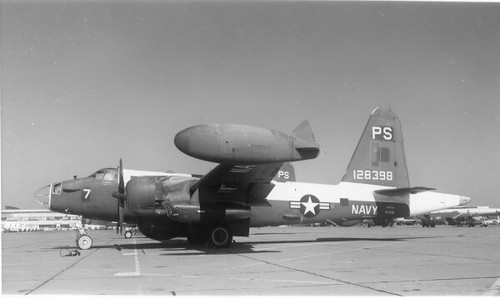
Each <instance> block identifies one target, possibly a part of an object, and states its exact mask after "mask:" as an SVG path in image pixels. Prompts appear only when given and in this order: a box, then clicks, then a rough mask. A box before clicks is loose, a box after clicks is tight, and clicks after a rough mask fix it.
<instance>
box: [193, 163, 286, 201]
mask: <svg viewBox="0 0 500 298" xmlns="http://www.w3.org/2000/svg"><path fill="white" fill-rule="evenodd" d="M282 165H283V162H277V163H268V164H259V165H231V164H219V165H218V166H217V167H216V168H214V169H213V170H211V171H210V172H209V173H207V174H206V175H205V176H203V177H202V178H201V179H200V180H199V181H198V182H197V183H196V184H195V185H193V186H192V187H191V193H194V192H195V191H196V190H198V191H199V198H200V203H201V202H210V201H221V200H222V201H229V202H239V203H243V204H245V205H269V203H268V202H267V200H266V197H267V195H268V194H269V193H270V192H271V190H272V189H273V188H274V184H272V183H270V182H271V180H273V178H274V177H275V176H276V174H277V173H278V171H279V170H280V168H281V166H282Z"/></svg>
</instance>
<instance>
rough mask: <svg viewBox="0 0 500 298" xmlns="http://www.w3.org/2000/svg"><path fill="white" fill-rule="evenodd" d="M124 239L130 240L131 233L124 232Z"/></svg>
mask: <svg viewBox="0 0 500 298" xmlns="http://www.w3.org/2000/svg"><path fill="white" fill-rule="evenodd" d="M125 238H126V239H130V238H132V232H130V231H126V232H125Z"/></svg>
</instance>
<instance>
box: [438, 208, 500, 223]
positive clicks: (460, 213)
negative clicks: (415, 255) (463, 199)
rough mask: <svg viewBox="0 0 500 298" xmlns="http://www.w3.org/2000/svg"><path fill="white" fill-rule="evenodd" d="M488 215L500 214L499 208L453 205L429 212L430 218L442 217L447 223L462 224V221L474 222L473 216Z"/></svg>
mask: <svg viewBox="0 0 500 298" xmlns="http://www.w3.org/2000/svg"><path fill="white" fill-rule="evenodd" d="M488 216H500V208H490V207H488V206H478V207H455V208H448V209H443V210H438V211H433V212H431V213H430V217H431V218H436V217H441V218H444V219H445V220H446V222H447V223H448V224H449V225H460V224H462V225H463V223H464V222H476V221H474V218H480V217H488ZM472 225H473V224H472V223H470V224H469V226H472Z"/></svg>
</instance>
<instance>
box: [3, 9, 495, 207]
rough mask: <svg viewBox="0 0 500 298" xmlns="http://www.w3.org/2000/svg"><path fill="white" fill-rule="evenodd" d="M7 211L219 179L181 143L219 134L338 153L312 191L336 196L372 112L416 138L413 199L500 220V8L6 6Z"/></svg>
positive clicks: (299, 169) (308, 171)
mask: <svg viewBox="0 0 500 298" xmlns="http://www.w3.org/2000/svg"><path fill="white" fill-rule="evenodd" d="M0 5H1V7H0V29H1V33H0V34H1V35H0V36H1V40H0V41H1V43H0V44H1V56H0V58H1V60H0V67H1V68H0V69H1V93H0V94H1V170H2V172H1V173H2V174H1V179H2V180H1V187H2V188H1V195H2V197H1V200H2V204H1V205H2V208H4V206H5V205H9V206H16V207H20V208H41V206H40V205H38V204H37V203H36V201H35V200H34V198H33V193H34V192H35V191H36V190H37V189H39V188H41V187H43V186H45V185H47V184H50V183H53V182H59V181H62V180H68V179H72V176H73V175H78V176H79V177H84V176H88V175H90V174H92V173H93V172H95V171H96V170H98V169H100V168H104V167H116V166H117V165H118V161H119V159H120V158H123V163H124V167H125V168H129V169H137V170H154V171H166V170H171V171H174V172H180V173H195V174H204V173H206V172H208V171H209V170H210V169H212V168H214V167H215V166H216V164H214V163H209V162H204V161H200V160H196V159H193V158H191V157H189V156H186V155H184V154H183V153H181V152H180V151H179V150H177V148H176V147H175V146H174V143H173V138H174V136H175V134H176V133H177V132H178V131H180V130H182V129H184V128H186V127H189V126H192V125H196V124H207V123H241V124H250V125H255V126H260V127H265V128H269V129H276V130H280V131H283V132H291V131H293V129H294V128H295V127H296V126H297V125H298V124H299V123H300V122H302V121H303V120H305V119H307V120H309V121H310V123H311V126H312V128H313V131H314V134H315V137H316V140H317V141H318V143H319V144H320V145H321V147H322V153H321V155H320V156H319V157H318V158H317V159H315V160H308V161H301V162H297V163H295V164H294V165H295V169H296V175H297V180H298V181H302V182H314V183H325V184H337V183H338V182H339V181H340V180H341V178H342V176H343V174H344V172H345V170H346V168H347V165H348V163H349V160H350V158H351V155H352V153H353V151H354V148H355V146H356V144H357V141H358V139H359V137H360V135H361V133H362V130H363V128H364V126H365V124H366V121H367V119H368V117H369V115H370V113H371V112H372V111H373V110H374V109H375V108H376V107H377V106H380V105H391V107H392V109H393V110H394V111H395V112H396V113H397V114H398V116H399V118H400V119H401V122H402V125H403V134H404V141H405V149H406V159H407V163H408V168H409V176H410V183H411V185H412V186H427V187H434V188H437V189H438V191H440V192H445V193H452V194H460V195H465V196H470V197H471V198H472V199H473V201H472V204H471V205H474V206H477V205H479V206H491V207H500V174H499V169H500V151H499V149H498V148H499V146H500V18H499V17H498V16H499V15H500V5H499V4H498V3H414V2H405V3H399V2H309V1H307V2H294V1H292V2H276V1H271V2H260V1H250V2H245V1H237V2H227V1H203V2H201V1H200V2H198V1H57V0H54V1H8V0H2V1H1V2H0Z"/></svg>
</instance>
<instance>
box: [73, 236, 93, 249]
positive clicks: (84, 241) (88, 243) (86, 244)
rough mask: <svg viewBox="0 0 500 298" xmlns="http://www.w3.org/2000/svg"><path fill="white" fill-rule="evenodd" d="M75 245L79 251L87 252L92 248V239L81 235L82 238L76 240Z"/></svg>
mask: <svg viewBox="0 0 500 298" xmlns="http://www.w3.org/2000/svg"><path fill="white" fill-rule="evenodd" d="M76 243H77V244H78V247H79V248H80V249H81V250H87V249H89V248H91V247H92V238H90V236H88V235H83V236H82V237H80V238H78V240H77V241H76Z"/></svg>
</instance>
